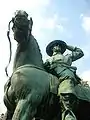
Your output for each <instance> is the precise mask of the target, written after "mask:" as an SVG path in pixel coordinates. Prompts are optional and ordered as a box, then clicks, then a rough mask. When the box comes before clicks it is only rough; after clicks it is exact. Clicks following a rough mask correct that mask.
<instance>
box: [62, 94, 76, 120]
mask: <svg viewBox="0 0 90 120" xmlns="http://www.w3.org/2000/svg"><path fill="white" fill-rule="evenodd" d="M60 98H61V99H60V102H61V105H62V120H77V118H76V116H75V114H74V113H75V111H76V109H77V105H78V102H77V98H76V96H75V95H73V94H71V93H68V94H61V95H60Z"/></svg>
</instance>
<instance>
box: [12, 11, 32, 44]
mask: <svg viewBox="0 0 90 120" xmlns="http://www.w3.org/2000/svg"><path fill="white" fill-rule="evenodd" d="M12 22H13V27H12V30H13V32H14V39H15V40H16V41H17V42H18V43H22V42H23V41H25V40H28V37H29V36H30V34H31V31H32V25H33V21H32V18H30V19H28V14H27V13H26V12H25V11H22V10H18V11H16V12H15V17H14V18H12Z"/></svg>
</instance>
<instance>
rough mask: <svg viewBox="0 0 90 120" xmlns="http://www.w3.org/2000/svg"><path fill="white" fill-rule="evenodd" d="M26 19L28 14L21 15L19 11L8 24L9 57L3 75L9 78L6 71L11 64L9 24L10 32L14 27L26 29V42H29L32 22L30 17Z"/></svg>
mask: <svg viewBox="0 0 90 120" xmlns="http://www.w3.org/2000/svg"><path fill="white" fill-rule="evenodd" d="M27 17H28V14H27V13H26V12H25V11H23V14H22V11H20V10H19V11H18V12H17V14H16V15H15V17H13V18H12V20H11V21H10V22H9V24H8V31H7V37H8V40H9V48H10V56H9V62H8V64H7V66H6V67H5V73H6V76H7V77H9V75H8V72H7V69H8V66H9V64H10V62H11V57H12V44H11V40H10V24H11V23H13V27H12V30H13V29H14V28H15V27H17V28H18V29H19V30H24V28H25V27H28V29H29V33H28V39H27V40H29V37H30V35H31V31H32V25H33V20H32V18H31V17H30V20H28V18H27ZM19 20H21V21H19ZM23 20H25V21H23ZM22 23H23V24H22ZM27 23H28V24H27ZM22 28H23V29H22ZM22 42H24V41H22Z"/></svg>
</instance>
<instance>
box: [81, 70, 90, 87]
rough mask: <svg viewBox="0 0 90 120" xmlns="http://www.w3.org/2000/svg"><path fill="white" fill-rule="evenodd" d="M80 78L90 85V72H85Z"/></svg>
mask: <svg viewBox="0 0 90 120" xmlns="http://www.w3.org/2000/svg"><path fill="white" fill-rule="evenodd" d="M80 77H81V78H82V79H83V81H88V84H89V85H90V70H87V71H84V72H83V73H82V74H81V75H80Z"/></svg>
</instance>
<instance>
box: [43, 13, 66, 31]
mask: <svg viewBox="0 0 90 120" xmlns="http://www.w3.org/2000/svg"><path fill="white" fill-rule="evenodd" d="M44 27H45V28H48V29H55V28H56V29H59V31H60V32H63V30H64V28H63V26H62V24H61V22H60V18H59V16H58V15H57V14H54V15H53V16H52V17H50V18H48V19H47V20H46V23H45V25H44Z"/></svg>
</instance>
